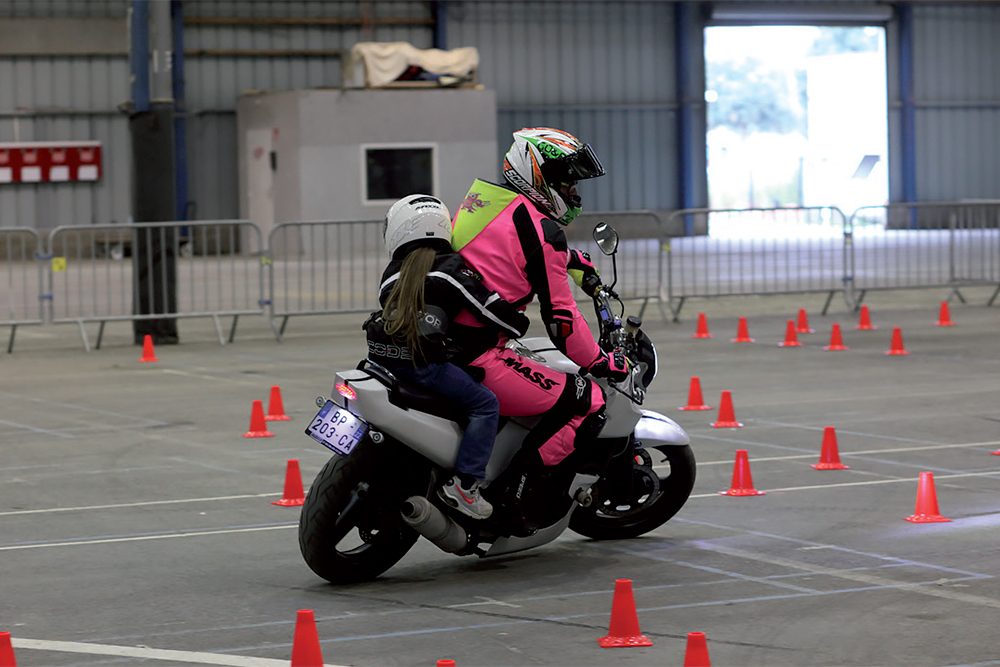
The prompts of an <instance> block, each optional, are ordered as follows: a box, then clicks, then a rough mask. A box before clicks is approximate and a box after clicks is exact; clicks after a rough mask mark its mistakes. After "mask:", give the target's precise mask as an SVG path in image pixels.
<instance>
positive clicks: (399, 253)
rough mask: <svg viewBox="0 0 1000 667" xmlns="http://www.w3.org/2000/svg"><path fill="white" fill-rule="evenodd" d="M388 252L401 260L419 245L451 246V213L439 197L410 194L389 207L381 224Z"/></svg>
mask: <svg viewBox="0 0 1000 667" xmlns="http://www.w3.org/2000/svg"><path fill="white" fill-rule="evenodd" d="M382 238H383V240H384V241H385V249H386V252H388V253H389V256H390V257H391V258H393V259H402V258H403V257H405V256H406V254H407V253H408V252H410V251H411V250H412V249H413V248H415V247H417V246H418V245H438V246H440V247H441V248H442V249H450V248H451V213H449V212H448V207H447V206H445V205H444V202H442V201H441V200H440V199H438V198H437V197H432V196H431V195H421V194H414V195H407V196H405V197H403V198H402V199H400V200H399V201H397V202H396V203H395V204H393V205H392V206H391V207H389V211H388V212H387V213H386V214H385V224H384V225H383V227H382Z"/></svg>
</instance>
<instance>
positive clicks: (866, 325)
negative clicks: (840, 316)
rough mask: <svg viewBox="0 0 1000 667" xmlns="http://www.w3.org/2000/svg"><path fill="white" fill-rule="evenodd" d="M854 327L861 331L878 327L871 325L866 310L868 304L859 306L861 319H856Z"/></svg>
mask: <svg viewBox="0 0 1000 667" xmlns="http://www.w3.org/2000/svg"><path fill="white" fill-rule="evenodd" d="M854 328H855V329H861V330H863V331H872V330H874V329H878V327H874V326H872V318H871V314H870V313H869V312H868V306H861V319H860V320H858V326H856V327H854Z"/></svg>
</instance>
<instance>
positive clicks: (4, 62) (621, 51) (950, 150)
mask: <svg viewBox="0 0 1000 667" xmlns="http://www.w3.org/2000/svg"><path fill="white" fill-rule="evenodd" d="M811 4H812V5H814V6H819V5H822V4H824V3H821V2H816V3H811ZM833 4H839V5H841V6H842V5H844V4H845V3H833ZM853 4H855V5H857V4H859V3H853ZM860 4H868V5H872V6H881V5H880V3H876V2H874V0H873V1H872V2H870V3H860ZM883 4H884V3H883ZM775 6H787V5H782V4H780V3H778V4H776V5H775ZM127 8H128V2H127V0H0V20H2V19H3V18H5V17H16V18H114V19H121V20H122V21H124V20H125V18H126V15H127ZM362 8H363V9H364V10H365V11H366V12H367V14H366V15H367V16H369V17H373V18H374V19H376V20H381V19H387V18H392V17H396V18H400V17H402V18H408V19H415V20H416V21H417V22H415V23H409V24H387V23H381V24H379V23H372V22H371V21H369V22H367V23H366V24H364V25H362V24H361V23H360V21H359V22H356V24H341V25H332V24H329V23H327V24H323V25H319V24H316V23H312V24H309V23H305V22H299V23H297V24H295V23H289V22H288V20H293V21H294V20H295V19H329V18H343V19H359V18H360V17H361V16H362ZM444 8H445V13H444V18H445V21H446V36H447V46H448V47H458V46H476V47H477V48H478V49H479V52H480V57H481V67H480V71H479V82H480V83H482V84H483V85H485V86H486V87H488V88H491V89H493V90H495V91H496V94H497V102H498V105H499V118H498V142H499V145H500V147H501V149H502V150H503V149H505V147H506V146H507V145H509V141H510V139H509V137H510V132H511V131H513V130H514V129H517V128H519V127H522V126H526V125H540V124H550V125H556V126H562V127H564V128H565V129H568V130H570V131H574V132H575V133H577V134H578V135H579V136H580V137H581V138H582V139H584V140H586V141H589V142H591V143H592V144H594V146H595V147H596V148H597V150H598V153H599V155H600V156H601V157H602V159H603V160H604V162H605V164H606V166H607V167H608V172H609V175H608V176H607V177H605V178H602V179H598V180H596V181H593V182H591V183H589V184H585V185H584V188H583V193H584V195H585V197H586V198H587V200H586V206H587V208H588V209H590V210H597V209H615V208H653V209H664V208H672V207H673V206H675V205H676V202H677V201H678V196H677V190H678V187H677V178H678V174H677V173H676V171H677V167H676V165H677V156H676V153H677V148H678V147H677V131H676V123H677V108H678V105H677V102H678V100H677V99H676V82H675V76H674V71H675V62H674V61H675V53H674V48H675V47H674V40H675V34H674V31H675V28H674V11H675V5H674V3H673V2H652V1H640V0H635V1H626V2H611V1H610V0H607V1H604V0H591V1H588V0H566V1H562V2H556V1H554V0H547V1H542V2H531V3H528V2H520V1H514V0H502V1H496V2H489V1H477V2H472V1H463V0H450V1H449V2H447V3H445V4H444ZM693 11H696V12H697V9H695V10H693ZM184 13H185V17H186V18H187V19H189V20H190V21H189V23H188V24H187V25H186V26H185V30H184V39H185V45H186V48H187V50H189V51H191V50H193V51H204V50H206V49H253V50H256V51H257V53H255V54H229V55H222V54H214V55H207V54H202V55H192V56H189V57H187V58H186V61H185V67H186V74H187V81H186V108H187V111H188V114H189V116H188V136H189V151H188V152H189V156H188V159H189V165H190V178H189V181H190V192H191V199H192V200H193V201H195V202H196V204H197V213H198V216H199V217H201V218H203V219H209V218H228V217H235V216H236V215H237V213H238V195H237V192H236V176H235V175H236V165H235V160H236V147H235V142H236V122H235V115H234V114H235V107H236V98H237V96H238V95H239V94H240V93H242V92H243V91H245V90H250V89H256V90H266V89H272V90H291V89H303V88H314V87H337V86H339V85H340V81H341V76H340V68H341V60H340V58H339V57H338V56H337V55H331V54H325V55H322V54H316V53H314V54H312V55H308V56H306V55H294V56H290V55H277V54H273V53H272V54H268V53H265V52H267V51H274V50H313V51H316V50H342V51H344V52H346V51H347V50H349V49H350V47H351V46H352V45H353V44H355V43H356V42H358V41H363V40H364V41H369V40H375V41H406V42H410V43H412V44H414V45H416V46H418V47H421V48H426V47H429V46H431V44H432V39H433V27H432V26H431V25H430V24H429V23H427V21H428V20H429V19H430V18H431V17H432V14H431V7H430V4H429V3H427V2H364V3H359V2H355V1H353V0H352V1H345V2H336V1H333V0H294V1H288V2H286V1H284V0H256V1H254V2H247V1H245V0H186V1H185V3H184ZM211 17H215V18H236V19H241V18H242V19H248V18H249V19H280V20H283V21H285V22H284V23H282V24H281V25H273V24H261V23H256V24H254V23H246V22H244V23H238V22H230V23H228V24H206V23H198V22H197V20H198V19H204V18H211ZM913 18H914V56H915V62H914V66H915V103H916V115H917V128H916V129H917V160H918V165H917V180H918V183H917V192H918V196H919V198H920V199H921V200H932V199H956V198H987V197H998V196H1000V192H998V190H1000V188H998V186H997V184H998V183H1000V39H997V38H996V35H1000V5H998V4H986V3H957V4H956V3H944V2H942V3H940V5H934V4H931V3H923V2H922V3H918V4H915V5H914V7H913ZM888 27H889V35H890V44H889V49H890V50H889V82H890V83H889V85H890V119H889V121H890V125H889V128H890V136H891V137H892V138H893V139H892V141H891V143H890V154H889V157H890V169H891V196H892V198H893V199H898V198H899V193H900V188H899V179H900V172H899V139H898V137H899V108H900V107H899V104H900V100H899V91H898V85H897V81H898V65H899V63H898V57H897V53H896V52H895V49H896V48H898V39H896V36H895V35H896V32H895V29H896V25H895V22H891V23H890V24H889V26H888ZM128 80H129V76H128V63H127V61H126V59H125V58H124V57H118V56H77V57H67V56H4V57H0V141H12V140H14V139H15V138H17V139H20V140H23V141H27V140H53V139H68V140H83V139H97V140H100V141H101V142H102V143H103V145H104V176H103V179H102V181H101V182H100V183H98V184H97V185H69V184H65V185H46V186H41V185H24V186H0V224H2V225H5V226H10V225H15V224H26V225H38V224H41V225H44V226H48V225H52V224H61V223H63V222H64V219H65V218H69V217H72V218H74V219H89V220H92V221H94V222H104V221H107V220H117V221H123V220H125V219H126V218H127V216H128V211H129V207H130V204H129V196H130V195H129V174H128V170H129V168H130V167H129V161H130V150H129V136H128V128H127V121H126V119H125V117H124V116H123V115H121V114H119V113H118V112H117V111H116V107H117V105H118V104H119V103H121V102H123V101H125V100H127V99H128V98H129V97H130V92H129V83H128ZM499 159H500V156H499V155H498V165H499ZM694 167H695V168H700V167H701V165H700V164H698V165H694ZM484 176H486V177H492V178H496V174H485V175H484ZM43 188H44V189H43ZM83 192H87V194H86V195H84V194H83ZM46 198H47V199H48V200H49V201H47V203H42V199H46Z"/></svg>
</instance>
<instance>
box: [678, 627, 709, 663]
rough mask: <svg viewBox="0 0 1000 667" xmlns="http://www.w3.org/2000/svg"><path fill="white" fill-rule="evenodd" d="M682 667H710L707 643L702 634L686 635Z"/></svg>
mask: <svg viewBox="0 0 1000 667" xmlns="http://www.w3.org/2000/svg"><path fill="white" fill-rule="evenodd" d="M684 667H712V661H711V660H709V659H708V642H707V641H706V640H705V633H704V632H689V633H688V643H687V649H686V650H685V651H684Z"/></svg>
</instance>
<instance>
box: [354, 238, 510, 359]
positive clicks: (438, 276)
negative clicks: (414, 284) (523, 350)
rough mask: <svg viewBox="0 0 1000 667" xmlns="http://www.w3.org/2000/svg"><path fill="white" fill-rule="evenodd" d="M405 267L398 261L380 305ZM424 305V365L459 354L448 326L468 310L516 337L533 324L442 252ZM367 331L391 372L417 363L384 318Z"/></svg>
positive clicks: (373, 355) (371, 353) (371, 354)
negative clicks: (389, 328) (404, 365)
mask: <svg viewBox="0 0 1000 667" xmlns="http://www.w3.org/2000/svg"><path fill="white" fill-rule="evenodd" d="M402 264H403V262H402V260H393V261H391V262H389V265H388V266H387V267H386V269H385V272H384V273H383V274H382V285H381V287H380V288H379V303H380V304H381V305H383V306H384V305H385V302H386V299H387V298H388V297H389V293H390V292H391V291H392V287H393V285H394V284H395V283H396V280H397V279H398V278H399V270H400V267H401V266H402ZM424 301H425V302H426V310H425V313H424V318H423V320H422V321H421V322H420V344H421V349H422V350H423V358H422V359H418V360H417V363H418V364H420V365H423V364H430V363H442V362H445V361H448V360H449V359H450V358H451V357H452V356H453V353H454V352H455V350H453V349H452V348H451V345H450V339H449V337H448V326H449V325H450V324H451V321H452V320H453V319H454V318H455V316H456V315H458V313H459V312H461V311H462V310H463V309H465V310H468V311H469V312H470V313H471V314H472V315H473V316H475V318H476V319H477V320H479V321H480V322H482V323H483V324H484V325H486V326H487V327H488V328H489V329H491V330H493V331H495V332H496V331H501V332H503V334H504V335H505V336H507V337H510V338H519V337H521V336H523V335H524V334H525V332H527V330H528V325H529V323H530V321H529V320H528V317H527V316H526V315H525V314H524V313H522V312H521V311H519V310H517V309H516V308H514V306H513V305H511V304H510V303H509V302H507V301H504V300H503V299H501V298H500V296H499V295H498V294H497V293H496V292H493V291H491V290H489V289H488V288H487V287H486V286H485V285H483V279H482V277H481V276H480V275H479V274H478V273H476V272H475V271H473V270H472V269H471V268H470V267H469V266H468V265H467V264H466V263H465V260H463V259H462V257H461V256H460V255H458V254H456V253H443V254H439V255H438V256H437V257H436V258H435V259H434V264H433V266H432V267H431V270H430V271H429V272H428V273H427V279H426V283H425V285H424ZM380 312H381V311H380ZM365 331H366V333H367V335H368V358H369V359H371V360H372V361H374V362H375V363H378V364H381V365H383V366H387V367H389V368H392V367H394V366H399V365H401V364H403V363H405V364H412V363H413V358H412V354H411V351H410V350H409V349H408V348H407V345H406V340H405V339H403V338H399V337H395V338H394V337H392V336H389V335H387V334H386V333H385V329H384V327H383V321H382V318H381V315H380V314H378V313H376V314H375V315H374V316H373V317H372V318H369V321H368V322H366V323H365Z"/></svg>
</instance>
